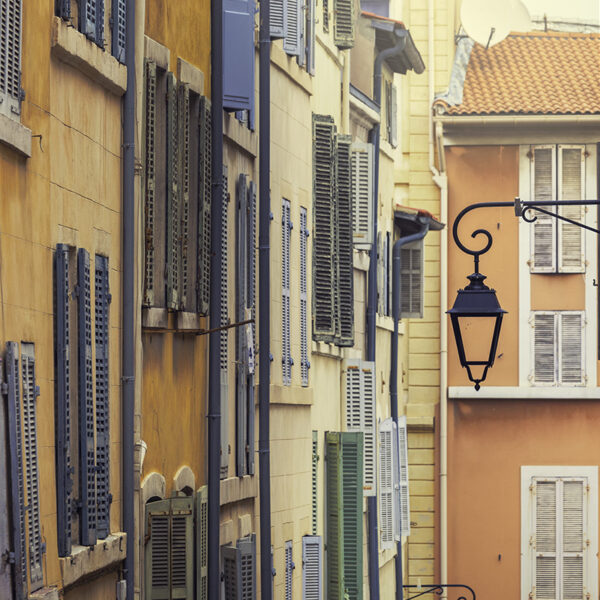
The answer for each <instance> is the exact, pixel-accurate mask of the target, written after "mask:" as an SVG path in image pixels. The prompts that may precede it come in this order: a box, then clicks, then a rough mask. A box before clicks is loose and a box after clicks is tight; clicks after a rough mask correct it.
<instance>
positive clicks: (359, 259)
mask: <svg viewBox="0 0 600 600" xmlns="http://www.w3.org/2000/svg"><path fill="white" fill-rule="evenodd" d="M353 266H354V268H355V269H356V270H357V271H367V272H368V270H369V251H368V250H362V249H360V250H359V249H357V248H354V254H353Z"/></svg>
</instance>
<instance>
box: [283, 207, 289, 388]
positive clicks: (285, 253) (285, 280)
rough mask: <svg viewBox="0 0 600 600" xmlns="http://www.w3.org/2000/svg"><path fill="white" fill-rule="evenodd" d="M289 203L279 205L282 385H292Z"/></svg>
mask: <svg viewBox="0 0 600 600" xmlns="http://www.w3.org/2000/svg"><path fill="white" fill-rule="evenodd" d="M291 225H292V222H291V220H290V201H289V200H286V199H285V198H284V199H283V200H282V203H281V366H282V381H283V385H292V351H291V331H290V323H291V314H290V313H291V308H290V242H291V239H290V238H291Z"/></svg>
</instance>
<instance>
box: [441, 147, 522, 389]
mask: <svg viewBox="0 0 600 600" xmlns="http://www.w3.org/2000/svg"><path fill="white" fill-rule="evenodd" d="M446 165H447V173H448V227H449V228H450V229H452V225H453V223H454V220H455V218H456V216H457V214H458V213H459V211H460V210H462V209H463V208H464V207H466V206H467V205H469V204H472V203H474V202H496V201H510V200H512V199H513V198H514V197H515V196H517V195H518V193H519V148H518V146H469V147H459V146H453V147H450V148H447V149H446ZM479 228H484V229H487V230H488V231H489V232H490V233H491V234H492V236H493V237H494V245H493V246H492V249H491V250H490V251H489V252H488V253H487V254H485V255H483V256H482V258H481V262H480V271H481V272H482V273H483V274H484V275H487V277H488V279H487V280H486V284H488V285H489V286H490V287H491V288H494V289H496V291H497V292H498V300H499V301H500V305H501V306H502V308H504V309H505V310H507V311H508V314H507V315H505V316H504V320H503V323H502V330H501V333H500V342H499V344H498V353H497V358H496V362H495V364H494V367H493V368H492V369H490V371H489V373H488V377H487V380H486V382H487V384H488V385H518V359H519V357H518V326H519V318H518V316H519V315H518V308H519V296H518V294H519V278H518V277H519V276H518V264H517V258H518V254H517V252H518V220H517V219H516V218H515V215H514V212H513V210H512V209H511V208H490V209H486V208H481V209H478V210H475V211H472V212H471V213H470V214H469V215H468V216H466V217H465V218H464V219H463V220H462V222H461V228H460V232H459V234H460V236H461V237H460V239H461V241H462V243H463V244H465V245H466V246H468V247H470V248H473V249H477V248H482V247H483V246H484V244H485V240H484V239H483V238H482V236H478V237H477V239H475V240H473V239H471V237H470V236H471V233H472V232H473V231H475V230H476V229H479ZM448 240H449V242H448V244H449V247H448V296H449V297H448V306H449V307H452V305H453V304H454V300H455V298H456V290H458V289H459V288H464V287H465V285H467V284H468V281H467V279H466V276H467V275H470V274H471V273H472V272H473V258H472V257H471V256H469V255H467V254H464V253H463V252H461V251H460V250H459V249H458V248H457V246H456V244H455V243H454V239H453V238H452V235H449V236H448ZM447 327H448V328H449V330H448V340H449V341H448V385H450V386H457V385H468V384H469V381H468V379H467V376H466V373H465V371H464V369H462V368H461V367H460V363H459V360H458V354H457V352H456V344H455V342H454V335H453V333H452V331H451V326H450V323H449V319H448V322H447Z"/></svg>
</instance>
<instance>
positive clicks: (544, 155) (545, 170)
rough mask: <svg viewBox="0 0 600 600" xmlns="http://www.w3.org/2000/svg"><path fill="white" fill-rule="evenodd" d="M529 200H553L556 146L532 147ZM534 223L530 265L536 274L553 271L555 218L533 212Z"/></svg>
mask: <svg viewBox="0 0 600 600" xmlns="http://www.w3.org/2000/svg"><path fill="white" fill-rule="evenodd" d="M532 163H533V164H532V173H533V177H532V179H533V182H532V193H531V195H532V199H533V200H534V201H538V202H547V201H550V200H554V199H556V183H555V182H556V176H555V148H554V146H541V147H536V148H534V149H533V157H532ZM536 217H537V219H536V221H535V222H534V223H533V264H532V267H531V271H532V272H535V273H552V272H554V271H555V270H556V235H555V227H556V221H555V219H554V218H553V217H549V216H548V215H544V214H542V213H539V214H536Z"/></svg>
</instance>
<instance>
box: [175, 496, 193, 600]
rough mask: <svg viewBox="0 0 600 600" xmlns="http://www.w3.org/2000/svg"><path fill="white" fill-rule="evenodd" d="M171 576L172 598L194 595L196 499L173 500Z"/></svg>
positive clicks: (182, 498)
mask: <svg viewBox="0 0 600 600" xmlns="http://www.w3.org/2000/svg"><path fill="white" fill-rule="evenodd" d="M170 521H171V522H170V526H171V531H170V536H169V537H170V540H169V542H170V543H169V546H170V557H169V558H170V560H169V571H170V573H169V575H170V584H171V597H172V598H192V596H193V594H194V561H193V557H194V499H193V498H191V497H187V496H182V497H179V498H171V519H170Z"/></svg>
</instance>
